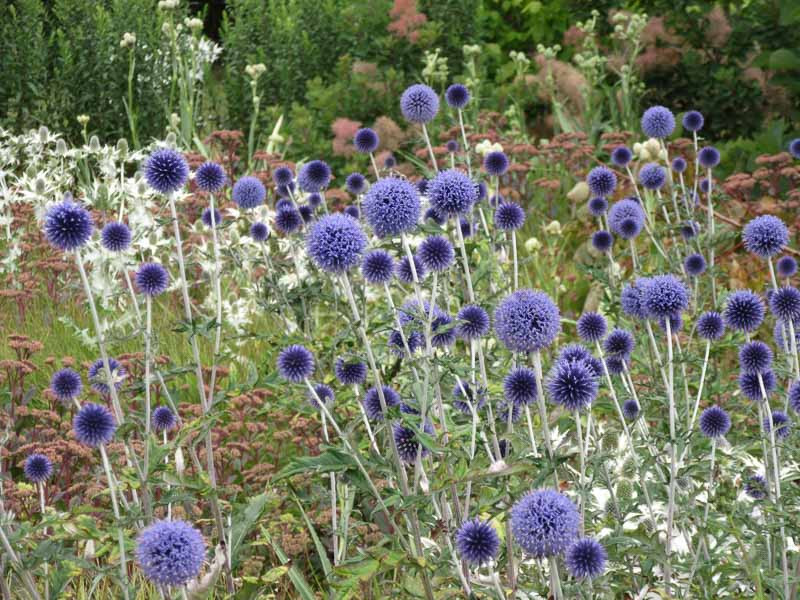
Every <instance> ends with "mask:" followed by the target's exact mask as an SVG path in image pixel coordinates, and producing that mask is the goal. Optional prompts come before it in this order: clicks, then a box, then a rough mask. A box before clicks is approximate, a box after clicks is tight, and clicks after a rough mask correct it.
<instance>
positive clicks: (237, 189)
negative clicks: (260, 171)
mask: <svg viewBox="0 0 800 600" xmlns="http://www.w3.org/2000/svg"><path fill="white" fill-rule="evenodd" d="M266 197H267V189H266V188H265V187H264V184H263V183H261V180H260V179H259V178H258V177H253V176H252V175H245V176H244V177H242V178H240V179H239V181H237V182H236V183H235V184H233V191H232V192H231V198H233V201H234V202H236V205H237V206H238V207H239V208H241V209H244V210H247V209H250V208H256V207H257V206H261V205H262V204H263V203H264V198H266Z"/></svg>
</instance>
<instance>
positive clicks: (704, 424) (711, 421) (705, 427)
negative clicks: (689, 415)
mask: <svg viewBox="0 0 800 600" xmlns="http://www.w3.org/2000/svg"><path fill="white" fill-rule="evenodd" d="M730 428H731V418H730V417H729V416H728V413H727V412H725V410H724V409H722V408H720V407H719V406H709V407H708V408H707V409H705V410H704V411H703V412H702V413H701V414H700V431H701V432H702V433H703V435H704V436H706V437H707V438H712V439H713V438H720V437H723V436H724V435H725V434H726V433H728V431H730Z"/></svg>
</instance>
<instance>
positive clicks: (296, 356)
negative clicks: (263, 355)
mask: <svg viewBox="0 0 800 600" xmlns="http://www.w3.org/2000/svg"><path fill="white" fill-rule="evenodd" d="M278 373H279V374H280V376H281V377H283V378H284V379H286V380H288V381H291V382H292V383H300V382H302V381H303V380H304V379H307V378H308V377H311V374H312V373H314V355H313V354H311V351H310V350H309V349H308V348H306V347H305V346H300V345H299V344H295V345H293V346H288V347H286V348H284V349H283V350H281V353H280V354H279V355H278Z"/></svg>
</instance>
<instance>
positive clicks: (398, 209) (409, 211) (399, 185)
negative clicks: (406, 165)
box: [362, 177, 420, 238]
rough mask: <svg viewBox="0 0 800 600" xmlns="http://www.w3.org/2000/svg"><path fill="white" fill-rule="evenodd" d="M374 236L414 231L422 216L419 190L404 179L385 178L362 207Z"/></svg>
mask: <svg viewBox="0 0 800 600" xmlns="http://www.w3.org/2000/svg"><path fill="white" fill-rule="evenodd" d="M362 206H363V208H364V216H365V217H366V219H367V222H368V223H369V224H370V226H371V227H372V229H373V230H374V231H375V235H377V236H378V237H381V238H384V237H391V236H395V235H399V234H401V233H407V232H409V231H412V230H413V229H414V228H416V226H417V221H418V220H419V213H420V203H419V195H418V194H417V189H416V188H415V187H414V186H413V185H412V184H411V183H409V182H408V181H406V180H405V179H400V178H398V177H385V178H383V179H379V180H378V181H376V182H375V183H374V184H373V185H372V186H371V187H370V188H369V191H368V192H367V194H366V197H365V198H364V202H363V204H362Z"/></svg>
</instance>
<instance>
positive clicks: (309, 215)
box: [297, 204, 358, 223]
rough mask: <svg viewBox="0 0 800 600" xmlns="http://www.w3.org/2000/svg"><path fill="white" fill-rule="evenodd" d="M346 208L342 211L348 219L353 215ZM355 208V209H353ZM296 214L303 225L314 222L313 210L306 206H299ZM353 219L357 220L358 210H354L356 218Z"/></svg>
mask: <svg viewBox="0 0 800 600" xmlns="http://www.w3.org/2000/svg"><path fill="white" fill-rule="evenodd" d="M347 208H349V207H346V208H345V209H344V211H342V212H343V214H345V215H347V216H348V217H352V216H353V215H352V214H350V211H348V210H347ZM353 208H355V207H353ZM297 212H298V213H300V217H301V218H302V219H303V223H310V222H311V221H313V220H314V209H313V208H311V207H310V206H309V205H308V204H301V205H299V206H298V207H297ZM354 218H355V219H358V209H357V208H356V216H355V217H354Z"/></svg>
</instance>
